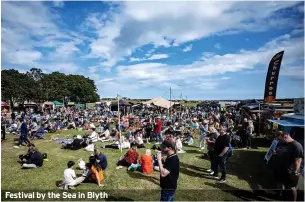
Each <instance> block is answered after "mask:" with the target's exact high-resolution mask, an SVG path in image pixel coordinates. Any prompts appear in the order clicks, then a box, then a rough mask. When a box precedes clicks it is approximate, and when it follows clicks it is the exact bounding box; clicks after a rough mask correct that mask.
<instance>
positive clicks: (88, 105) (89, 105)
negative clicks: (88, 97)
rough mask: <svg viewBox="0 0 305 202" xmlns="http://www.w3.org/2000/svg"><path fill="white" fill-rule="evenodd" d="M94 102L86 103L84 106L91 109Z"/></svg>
mask: <svg viewBox="0 0 305 202" xmlns="http://www.w3.org/2000/svg"><path fill="white" fill-rule="evenodd" d="M95 105H96V103H86V107H87V108H88V109H93V108H94V107H95Z"/></svg>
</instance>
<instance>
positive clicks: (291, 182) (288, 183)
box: [275, 171, 300, 189]
mask: <svg viewBox="0 0 305 202" xmlns="http://www.w3.org/2000/svg"><path fill="white" fill-rule="evenodd" d="M275 173H276V181H277V182H278V183H281V184H283V185H284V186H285V189H290V188H292V187H297V185H298V182H299V177H300V176H299V175H295V174H289V173H287V172H279V171H277V172H275Z"/></svg>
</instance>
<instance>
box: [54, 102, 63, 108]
mask: <svg viewBox="0 0 305 202" xmlns="http://www.w3.org/2000/svg"><path fill="white" fill-rule="evenodd" d="M53 103H54V104H55V106H56V107H63V106H64V103H61V102H59V101H56V100H55V101H54V102H53Z"/></svg>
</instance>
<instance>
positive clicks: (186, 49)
mask: <svg viewBox="0 0 305 202" xmlns="http://www.w3.org/2000/svg"><path fill="white" fill-rule="evenodd" d="M192 48H193V44H191V45H189V46H187V47H185V48H184V49H182V51H183V52H189V51H191V50H192Z"/></svg>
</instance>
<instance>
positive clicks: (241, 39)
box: [1, 1, 304, 100]
mask: <svg viewBox="0 0 305 202" xmlns="http://www.w3.org/2000/svg"><path fill="white" fill-rule="evenodd" d="M1 17H2V43H1V44H2V50H1V51H2V60H1V65H2V69H11V68H14V69H18V70H20V71H22V72H26V71H27V70H29V69H30V68H32V67H36V68H40V69H42V70H43V71H44V72H45V73H50V72H53V71H60V72H63V73H66V74H82V75H84V76H86V77H90V78H91V79H94V81H95V82H96V85H97V87H98V93H99V94H100V96H101V97H115V96H116V95H117V94H120V95H122V96H124V97H130V98H152V97H157V96H164V97H165V98H169V93H168V91H169V88H170V87H172V90H173V98H175V99H179V96H180V94H182V95H183V97H184V98H185V96H187V98H188V99H196V100H199V99H200V100H204V99H209V100H210V99H251V98H260V99H262V98H263V94H264V85H265V79H266V73H267V67H268V63H269V61H270V59H271V57H272V56H273V55H274V54H276V53H277V52H279V51H281V50H285V55H284V58H283V62H282V67H281V71H280V76H279V81H278V89H277V97H278V98H285V97H304V3H303V2H278V1H274V2H238V1H235V2H234V1H232V2H230V1H226V2H218V1H216V2H212V1H203V2H97V1H96V2H68V1H67V2H62V1H57V2H2V14H1Z"/></svg>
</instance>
